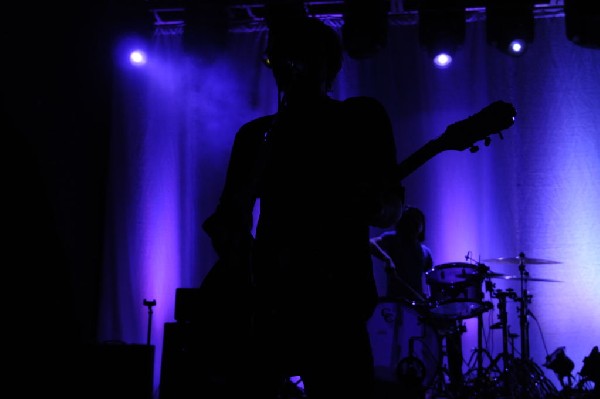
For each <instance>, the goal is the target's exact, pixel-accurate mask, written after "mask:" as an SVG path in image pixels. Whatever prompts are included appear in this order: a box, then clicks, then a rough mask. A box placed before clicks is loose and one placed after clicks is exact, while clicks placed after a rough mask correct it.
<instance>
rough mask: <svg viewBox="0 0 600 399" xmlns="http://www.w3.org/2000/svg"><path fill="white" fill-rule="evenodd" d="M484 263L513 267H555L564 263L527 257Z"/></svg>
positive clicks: (485, 260) (493, 259)
mask: <svg viewBox="0 0 600 399" xmlns="http://www.w3.org/2000/svg"><path fill="white" fill-rule="evenodd" d="M482 262H483V263H485V262H490V263H508V264H511V265H520V264H521V262H523V264H525V265H553V264H560V263H562V262H558V261H555V260H548V259H536V258H526V257H522V256H512V257H507V258H491V259H484V260H483V261H482Z"/></svg>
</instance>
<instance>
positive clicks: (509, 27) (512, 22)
mask: <svg viewBox="0 0 600 399" xmlns="http://www.w3.org/2000/svg"><path fill="white" fill-rule="evenodd" d="M533 6H534V2H533V0H488V2H487V5H486V34H487V42H488V43H489V44H491V45H492V46H494V47H496V48H497V49H498V50H500V51H502V52H503V53H505V54H508V55H513V56H521V55H522V54H524V53H525V51H526V50H527V47H528V46H529V45H530V44H531V43H533V39H534V32H535V19H534V15H533Z"/></svg>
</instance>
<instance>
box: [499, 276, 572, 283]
mask: <svg viewBox="0 0 600 399" xmlns="http://www.w3.org/2000/svg"><path fill="white" fill-rule="evenodd" d="M492 278H502V279H504V280H521V279H523V281H547V282H550V283H562V281H561V280H552V279H549V278H537V277H530V276H523V277H522V278H521V276H503V277H492Z"/></svg>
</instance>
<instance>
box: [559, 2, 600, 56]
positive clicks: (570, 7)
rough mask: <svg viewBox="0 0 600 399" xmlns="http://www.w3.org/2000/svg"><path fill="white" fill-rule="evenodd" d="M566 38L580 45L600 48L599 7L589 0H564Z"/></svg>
mask: <svg viewBox="0 0 600 399" xmlns="http://www.w3.org/2000/svg"><path fill="white" fill-rule="evenodd" d="M564 2H565V3H564V11H565V32H566V35H567V38H568V39H569V40H570V41H571V42H573V43H575V44H577V45H578V46H581V47H586V48H592V49H600V7H598V4H597V2H595V1H590V0H564Z"/></svg>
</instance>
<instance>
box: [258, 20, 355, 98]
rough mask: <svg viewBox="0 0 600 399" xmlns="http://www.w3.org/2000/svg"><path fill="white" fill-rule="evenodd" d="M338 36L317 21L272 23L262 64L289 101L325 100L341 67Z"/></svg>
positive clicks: (331, 29)
mask: <svg viewBox="0 0 600 399" xmlns="http://www.w3.org/2000/svg"><path fill="white" fill-rule="evenodd" d="M342 58H343V54H342V45H341V40H340V38H339V36H338V34H337V32H336V31H335V30H334V29H333V28H331V27H330V26H328V25H326V24H325V23H323V22H322V21H321V20H319V19H317V18H309V17H303V16H300V17H286V18H279V19H274V20H271V21H270V23H269V38H268V44H267V49H266V51H265V63H266V64H267V66H269V67H270V68H272V69H273V76H274V77H275V81H276V83H277V87H278V89H279V91H280V92H281V93H282V94H283V96H284V97H286V98H287V99H288V100H294V99H296V98H300V99H301V98H306V97H308V98H314V97H315V96H324V95H326V94H327V92H329V91H330V90H331V87H332V84H333V82H334V80H335V78H336V76H337V74H338V72H339V71H340V69H341V67H342Z"/></svg>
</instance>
